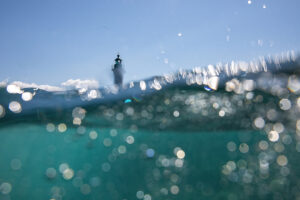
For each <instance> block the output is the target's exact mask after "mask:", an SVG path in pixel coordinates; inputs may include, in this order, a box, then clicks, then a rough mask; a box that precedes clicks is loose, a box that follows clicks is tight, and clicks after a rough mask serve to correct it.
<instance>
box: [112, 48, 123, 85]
mask: <svg viewBox="0 0 300 200" xmlns="http://www.w3.org/2000/svg"><path fill="white" fill-rule="evenodd" d="M112 71H113V73H114V83H115V85H117V86H119V87H121V86H122V84H123V68H122V59H121V58H120V55H119V54H118V55H117V58H116V59H115V64H114V66H113V68H112Z"/></svg>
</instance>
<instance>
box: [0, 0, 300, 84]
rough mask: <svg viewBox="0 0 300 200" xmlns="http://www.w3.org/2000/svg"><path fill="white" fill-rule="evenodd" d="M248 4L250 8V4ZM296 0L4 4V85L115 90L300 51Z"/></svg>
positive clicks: (0, 62)
mask: <svg viewBox="0 0 300 200" xmlns="http://www.w3.org/2000/svg"><path fill="white" fill-rule="evenodd" d="M249 3H250V4H249ZM299 8H300V1H299V0H252V1H251V2H248V0H151V1H150V0H43V1H41V0H26V1H22V0H18V1H17V0H1V1H0V81H1V80H9V81H24V82H34V83H37V84H51V85H60V83H61V82H64V81H66V80H68V79H77V78H80V79H96V80H98V81H99V82H100V84H101V85H102V84H111V83H112V80H111V71H110V69H111V65H112V64H113V60H114V58H115V55H116V53H117V52H120V54H121V57H122V58H123V60H124V65H125V70H126V74H125V81H129V80H135V79H142V78H146V77H149V76H152V75H160V74H164V73H170V72H174V71H176V70H178V69H179V68H184V69H191V68H193V67H195V66H205V65H208V64H216V63H217V62H228V61H231V60H245V61H249V60H252V59H254V58H257V57H259V56H265V55H268V54H276V53H281V52H284V51H287V50H296V51H298V50H299V46H300V37H299V35H300V26H299V19H300V13H299Z"/></svg>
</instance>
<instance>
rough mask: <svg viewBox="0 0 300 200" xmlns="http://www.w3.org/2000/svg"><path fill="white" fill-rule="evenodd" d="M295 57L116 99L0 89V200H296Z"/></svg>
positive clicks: (215, 69)
mask: <svg viewBox="0 0 300 200" xmlns="http://www.w3.org/2000/svg"><path fill="white" fill-rule="evenodd" d="M299 60H300V59H299V57H297V56H295V55H294V53H293V52H291V53H287V54H285V55H284V56H279V57H273V58H262V59H259V60H258V61H256V62H250V63H245V62H232V63H229V64H219V65H216V66H208V67H205V68H195V69H193V70H189V71H180V72H178V73H174V74H170V75H166V76H160V77H153V78H150V79H147V80H141V81H138V82H131V83H129V84H127V85H125V86H124V88H115V87H106V88H93V89H91V88H89V87H81V88H80V87H79V88H76V89H74V90H67V89H65V88H58V87H50V86H37V85H29V86H28V85H26V84H24V83H21V82H14V83H2V87H1V88H0V97H1V98H0V152H1V156H0V192H1V194H0V198H1V199H29V198H30V199H56V200H57V199H126V200H131V199H144V200H151V199H153V200H154V199H228V200H235V199H299V198H300V187H299V185H300V181H299V177H300V167H299V162H300V114H299V112H300V98H299V97H298V96H299V94H300V77H299V69H300V68H299V67H300V62H299Z"/></svg>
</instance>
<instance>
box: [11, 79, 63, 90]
mask: <svg viewBox="0 0 300 200" xmlns="http://www.w3.org/2000/svg"><path fill="white" fill-rule="evenodd" d="M10 85H16V86H18V87H20V88H21V89H23V88H37V89H41V90H46V91H48V92H59V91H64V90H65V89H64V88H61V87H57V86H51V85H37V84H35V83H23V82H21V81H14V82H12V83H10Z"/></svg>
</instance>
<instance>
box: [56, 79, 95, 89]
mask: <svg viewBox="0 0 300 200" xmlns="http://www.w3.org/2000/svg"><path fill="white" fill-rule="evenodd" d="M61 85H62V86H64V87H67V88H68V89H69V88H71V89H74V88H75V89H97V88H99V82H98V81H96V80H80V79H75V80H74V79H69V80H67V81H66V82H63V83H62V84H61Z"/></svg>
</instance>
